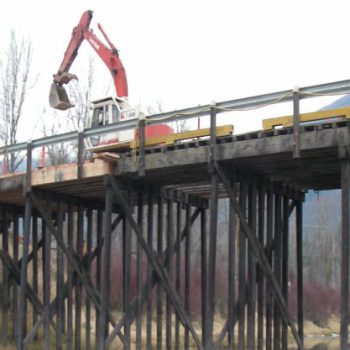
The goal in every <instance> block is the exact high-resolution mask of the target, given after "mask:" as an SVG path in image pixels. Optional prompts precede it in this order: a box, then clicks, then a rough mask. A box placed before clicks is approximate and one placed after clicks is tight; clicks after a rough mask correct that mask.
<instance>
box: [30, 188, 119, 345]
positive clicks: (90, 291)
mask: <svg viewBox="0 0 350 350" xmlns="http://www.w3.org/2000/svg"><path fill="white" fill-rule="evenodd" d="M29 196H30V199H31V201H32V202H33V204H34V205H35V207H36V208H37V209H38V211H39V213H40V215H41V217H42V218H43V220H44V221H45V223H46V225H47V227H48V229H49V230H50V231H51V233H52V234H53V236H54V237H55V239H56V241H57V244H58V246H59V248H60V249H61V250H62V252H63V253H64V254H65V255H66V257H67V259H68V261H69V263H70V264H71V266H72V267H73V269H74V270H75V272H76V274H77V275H78V277H79V278H80V280H81V282H82V284H83V285H84V287H85V290H86V292H87V295H88V297H89V298H90V299H91V300H92V302H93V303H94V304H95V306H96V308H97V309H98V310H99V311H101V310H100V309H101V302H100V299H101V297H100V294H99V293H98V291H97V290H96V289H95V288H94V287H93V286H92V283H91V281H90V279H89V277H88V276H87V275H86V273H85V271H84V270H83V269H81V268H80V266H83V264H82V261H81V259H80V258H79V256H78V255H77V254H76V253H74V252H73V253H72V254H71V252H70V251H69V249H68V247H67V246H66V244H65V243H64V241H63V238H62V237H61V236H60V235H59V233H58V232H57V230H56V228H55V227H54V225H53V223H52V222H51V220H50V218H49V217H48V215H47V213H46V211H45V210H44V208H43V207H42V206H41V204H40V202H39V201H38V199H37V197H36V195H35V194H34V192H33V191H32V192H30V194H29ZM108 319H109V321H110V322H111V324H112V325H113V327H114V326H115V325H116V322H115V321H114V319H113V317H112V315H111V314H110V313H108ZM118 336H119V338H120V340H121V341H122V342H123V344H124V336H123V334H121V333H118Z"/></svg>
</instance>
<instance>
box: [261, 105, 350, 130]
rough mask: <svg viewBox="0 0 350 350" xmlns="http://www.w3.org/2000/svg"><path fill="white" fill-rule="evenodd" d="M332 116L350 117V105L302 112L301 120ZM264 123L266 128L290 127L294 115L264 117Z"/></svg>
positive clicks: (306, 120)
mask: <svg viewBox="0 0 350 350" xmlns="http://www.w3.org/2000/svg"><path fill="white" fill-rule="evenodd" d="M330 118H350V107H343V108H336V109H330V110H326V111H317V112H311V113H303V114H300V122H311V121H315V120H322V119H330ZM262 124H263V129H264V130H272V129H274V128H275V127H276V126H282V127H285V128H286V127H290V126H293V116H292V115H288V116H284V117H276V118H269V119H264V120H263V121H262Z"/></svg>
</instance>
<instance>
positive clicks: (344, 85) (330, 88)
mask: <svg viewBox="0 0 350 350" xmlns="http://www.w3.org/2000/svg"><path fill="white" fill-rule="evenodd" d="M297 92H298V94H299V96H300V99H306V98H311V97H315V96H318V95H320V96H321V95H325V94H348V93H350V80H343V81H338V82H332V83H327V84H321V85H313V86H309V87H303V88H299V89H298V90H297ZM292 100H293V90H284V91H279V92H274V93H269V94H264V95H257V96H251V97H245V98H241V99H235V100H230V101H224V102H217V103H215V105H212V104H209V105H203V106H197V107H190V108H184V109H180V110H176V111H171V112H166V113H159V114H154V115H150V116H147V117H146V121H147V124H148V125H152V124H157V123H159V122H161V121H164V120H166V121H167V122H172V121H177V120H185V119H190V118H193V117H200V116H205V115H210V112H211V108H215V109H216V113H223V112H227V111H228V110H235V109H237V110H242V109H249V108H254V107H260V106H264V105H268V104H274V103H282V102H288V101H292ZM137 124H138V120H136V119H134V120H125V121H121V122H118V123H114V124H109V125H104V126H99V127H95V128H89V129H85V130H84V131H83V135H84V137H92V136H99V135H103V134H108V133H112V132H116V131H121V130H127V129H132V128H135V127H136V126H137ZM78 134H79V132H78V131H71V132H68V133H64V134H60V135H53V136H47V137H43V138H40V139H35V140H32V141H31V143H32V147H33V148H36V147H41V146H47V145H50V144H55V143H61V142H70V141H75V140H77V139H78ZM26 148H27V142H21V143H17V144H13V145H9V146H6V147H5V146H3V147H0V154H4V153H12V152H19V151H25V150H26Z"/></svg>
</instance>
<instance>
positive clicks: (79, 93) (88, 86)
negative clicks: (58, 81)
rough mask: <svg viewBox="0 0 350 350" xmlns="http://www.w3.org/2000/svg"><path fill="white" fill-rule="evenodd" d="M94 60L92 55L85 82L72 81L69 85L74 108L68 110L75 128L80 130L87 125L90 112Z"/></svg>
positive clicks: (69, 117)
mask: <svg viewBox="0 0 350 350" xmlns="http://www.w3.org/2000/svg"><path fill="white" fill-rule="evenodd" d="M93 65H94V60H93V58H92V57H91V56H90V58H89V69H88V75H87V80H86V82H85V83H79V84H78V83H76V84H74V83H72V84H71V85H70V86H69V96H70V99H71V102H72V103H73V104H74V108H72V109H70V110H69V112H68V120H69V121H70V122H71V123H72V126H73V128H74V129H75V130H79V129H81V128H83V127H84V126H85V125H86V120H87V118H88V116H89V113H90V102H91V90H92V85H93V82H94V69H93Z"/></svg>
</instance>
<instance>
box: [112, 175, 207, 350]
mask: <svg viewBox="0 0 350 350" xmlns="http://www.w3.org/2000/svg"><path fill="white" fill-rule="evenodd" d="M111 186H112V189H113V192H114V195H115V197H116V199H117V202H118V204H119V205H120V207H121V209H122V211H123V213H124V215H125V217H126V218H127V220H128V221H129V223H130V225H131V227H132V228H133V230H134V232H135V234H136V236H137V238H138V241H139V244H140V246H141V247H142V249H143V250H144V251H145V253H146V255H147V258H148V259H149V261H150V263H151V264H152V266H153V269H154V271H155V273H156V274H157V276H158V278H159V280H160V281H161V282H162V284H163V286H164V289H165V290H166V292H167V293H168V295H169V297H170V299H171V301H172V303H173V305H174V307H175V310H176V311H177V313H178V315H179V317H180V319H181V322H182V323H183V324H184V325H185V326H186V327H188V329H189V330H190V332H191V334H192V336H193V339H194V341H195V343H196V346H197V347H198V349H202V345H201V342H200V340H199V337H198V335H197V332H196V331H195V329H194V327H193V325H192V323H191V321H190V320H189V318H188V315H187V314H186V312H185V310H184V308H183V306H182V304H181V302H180V299H179V297H178V295H177V293H176V291H175V290H174V288H173V286H172V284H171V282H170V280H169V277H168V275H167V273H166V271H165V270H164V268H163V266H162V265H161V263H160V262H159V259H158V257H157V256H156V255H155V254H154V252H153V251H152V249H151V248H150V247H149V246H148V245H147V243H146V241H145V240H144V238H143V236H142V231H141V230H140V227H139V226H138V224H137V222H136V221H135V219H134V218H133V216H132V214H131V210H130V208H129V205H128V204H127V202H126V200H125V199H124V196H123V194H122V192H121V190H120V189H119V187H118V186H117V184H116V181H115V179H114V178H112V177H111ZM112 334H114V331H112ZM112 334H111V335H112Z"/></svg>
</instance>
